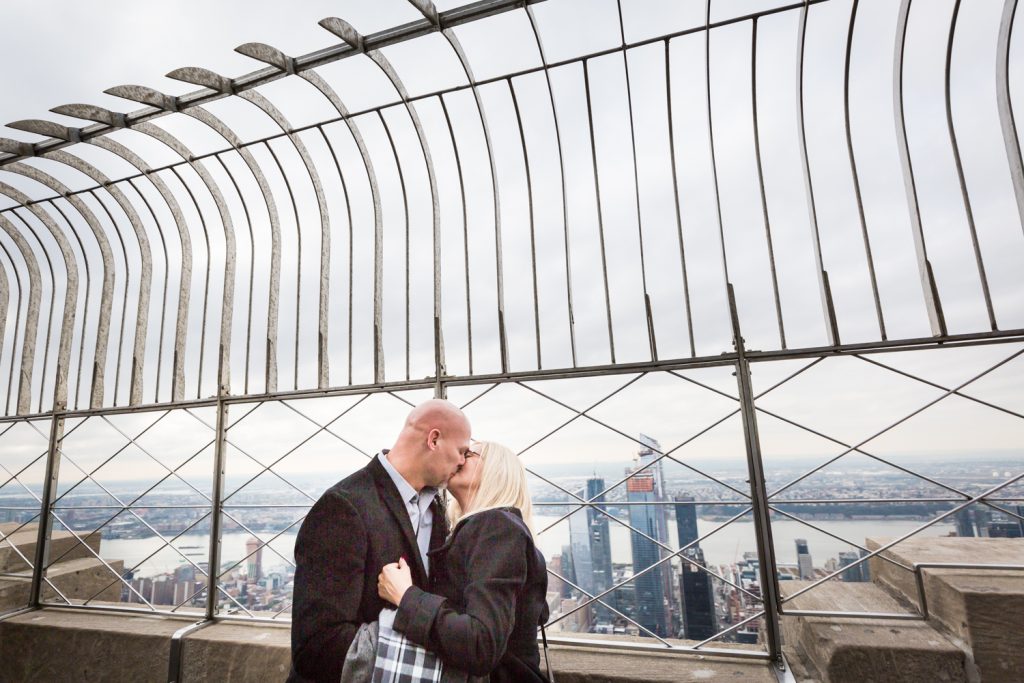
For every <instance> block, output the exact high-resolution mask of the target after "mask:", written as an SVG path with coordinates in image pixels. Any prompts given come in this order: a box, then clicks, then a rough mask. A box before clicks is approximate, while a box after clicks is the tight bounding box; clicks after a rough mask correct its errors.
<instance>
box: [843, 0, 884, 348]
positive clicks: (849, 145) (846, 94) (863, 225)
mask: <svg viewBox="0 0 1024 683" xmlns="http://www.w3.org/2000/svg"><path fill="white" fill-rule="evenodd" d="M859 3H860V0H853V4H852V5H851V6H850V29H849V31H848V32H847V34H846V62H845V65H844V67H843V121H844V123H845V124H846V126H845V127H846V152H847V155H848V156H849V158H850V175H851V176H852V177H853V194H854V197H855V198H856V200H857V217H858V218H859V219H860V233H861V237H862V238H863V239H864V256H865V258H866V259H867V261H868V277H869V278H870V280H871V294H872V296H873V297H874V299H875V315H876V316H877V318H878V334H879V336H880V337H881V339H882V341H885V339H886V338H887V336H886V333H885V317H884V316H883V315H882V301H881V299H880V297H879V296H878V278H877V277H876V276H875V261H874V258H872V256H871V239H870V238H869V237H868V223H867V219H866V218H865V217H864V199H863V197H862V196H861V193H860V174H859V173H858V172H857V162H856V159H855V157H854V154H853V131H852V130H851V127H850V56H851V55H852V53H853V30H854V27H855V26H856V23H857V7H858V5H859Z"/></svg>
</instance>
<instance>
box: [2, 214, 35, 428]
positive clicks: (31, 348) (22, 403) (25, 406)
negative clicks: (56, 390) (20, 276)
mask: <svg viewBox="0 0 1024 683" xmlns="http://www.w3.org/2000/svg"><path fill="white" fill-rule="evenodd" d="M0 229H3V231H4V232H6V233H7V234H8V236H10V238H11V240H12V241H13V242H14V244H15V246H17V247H18V251H19V252H20V253H21V257H22V259H23V261H24V262H25V268H26V269H27V270H28V277H29V299H28V310H27V312H26V315H25V331H24V333H23V334H22V349H21V371H20V374H19V376H18V377H19V379H18V402H17V413H18V414H19V415H25V414H27V413H29V412H30V411H31V409H32V408H31V401H32V368H33V363H34V362H35V355H36V354H35V347H36V334H37V332H38V330H39V299H40V295H41V290H42V281H41V278H40V274H39V264H38V263H37V262H36V259H35V256H34V254H33V253H32V248H31V247H30V246H29V245H28V242H27V241H26V240H25V238H24V237H22V235H21V231H20V230H18V228H16V227H15V226H14V224H13V223H11V222H10V221H9V220H7V219H6V218H4V217H3V216H0Z"/></svg>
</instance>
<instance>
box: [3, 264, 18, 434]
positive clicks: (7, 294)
mask: <svg viewBox="0 0 1024 683" xmlns="http://www.w3.org/2000/svg"><path fill="white" fill-rule="evenodd" d="M0 248H2V249H3V252H4V254H6V255H7V259H8V260H10V254H9V253H7V248H6V247H4V246H3V245H2V244H0ZM10 268H11V272H13V273H14V275H15V279H16V283H15V287H16V289H15V292H14V293H15V295H16V298H15V299H14V301H15V303H14V315H13V316H12V317H10V318H9V317H8V316H7V312H8V310H10V303H11V288H10V282H9V279H8V276H7V266H6V265H0V364H2V361H3V352H4V336H5V335H6V333H7V323H8V321H9V320H12V319H13V320H14V337H13V339H12V340H11V368H13V367H14V356H15V346H16V345H17V343H18V321H19V319H20V317H21V276H20V275H19V274H18V271H17V269H16V268H15V267H14V263H13V261H12V262H11V266H10ZM10 394H11V384H10V382H8V384H7V399H5V400H4V414H6V413H7V410H6V408H7V404H8V402H9V400H10Z"/></svg>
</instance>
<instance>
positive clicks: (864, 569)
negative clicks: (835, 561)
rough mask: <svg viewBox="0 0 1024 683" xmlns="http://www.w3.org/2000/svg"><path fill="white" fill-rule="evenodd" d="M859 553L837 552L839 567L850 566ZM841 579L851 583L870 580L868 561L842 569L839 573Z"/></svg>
mask: <svg viewBox="0 0 1024 683" xmlns="http://www.w3.org/2000/svg"><path fill="white" fill-rule="evenodd" d="M860 558H861V555H859V554H858V553H855V552H853V551H845V552H841V553H839V567H840V568H843V567H850V565H852V564H853V563H854V562H856V561H857V560H859V559H860ZM840 576H841V577H842V579H843V581H847V582H851V583H862V582H864V581H870V578H869V577H868V563H867V562H861V563H860V564H858V565H857V566H856V567H850V568H849V569H846V570H844V571H843V573H842V574H841V575H840Z"/></svg>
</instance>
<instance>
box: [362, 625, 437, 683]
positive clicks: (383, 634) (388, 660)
mask: <svg viewBox="0 0 1024 683" xmlns="http://www.w3.org/2000/svg"><path fill="white" fill-rule="evenodd" d="M442 670H443V664H442V663H441V658H440V657H438V656H437V655H436V654H434V653H433V652H431V651H430V650H427V649H426V648H424V647H422V646H420V645H417V644H416V643H414V642H412V641H410V640H409V639H408V638H406V637H405V635H403V634H402V633H399V632H398V631H395V630H393V629H391V628H389V627H387V626H385V625H383V624H382V625H381V627H380V633H379V634H378V636H377V658H376V660H375V661H374V663H373V678H372V679H371V680H372V683H428V682H429V683H439V682H440V681H441V673H442Z"/></svg>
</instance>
